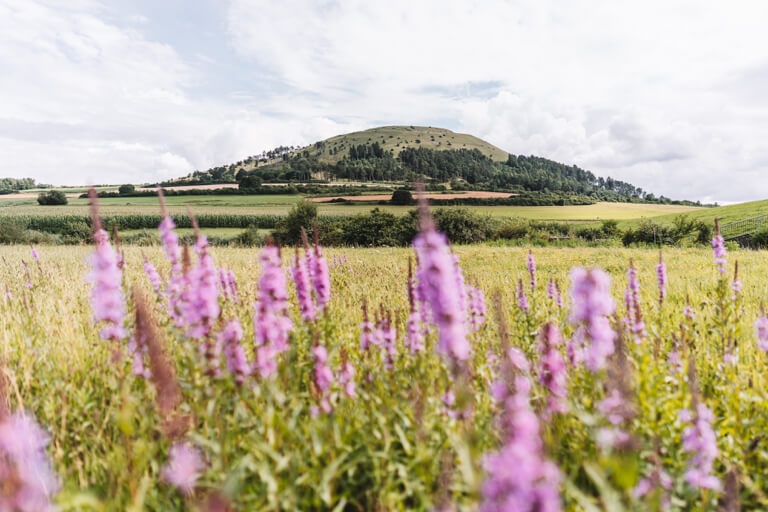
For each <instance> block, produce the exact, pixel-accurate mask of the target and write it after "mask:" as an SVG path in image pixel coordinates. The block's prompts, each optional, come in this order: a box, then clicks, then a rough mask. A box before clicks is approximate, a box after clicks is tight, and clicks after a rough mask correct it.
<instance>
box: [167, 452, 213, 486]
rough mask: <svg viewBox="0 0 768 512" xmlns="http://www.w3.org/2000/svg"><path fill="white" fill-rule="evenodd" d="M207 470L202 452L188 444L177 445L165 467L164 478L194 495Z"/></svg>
mask: <svg viewBox="0 0 768 512" xmlns="http://www.w3.org/2000/svg"><path fill="white" fill-rule="evenodd" d="M204 470H205V464H204V462H203V457H202V455H201V454H200V450H198V449H197V448H195V447H194V446H191V445H189V444H187V443H176V444H174V445H173V446H172V447H171V451H170V454H169V456H168V463H167V464H166V465H165V466H163V478H164V479H165V481H166V482H168V483H169V484H171V485H174V486H176V487H178V488H179V490H180V491H181V492H182V493H184V494H186V495H189V494H192V492H193V491H194V490H195V485H197V479H198V478H200V475H201V474H202V473H203V471H204Z"/></svg>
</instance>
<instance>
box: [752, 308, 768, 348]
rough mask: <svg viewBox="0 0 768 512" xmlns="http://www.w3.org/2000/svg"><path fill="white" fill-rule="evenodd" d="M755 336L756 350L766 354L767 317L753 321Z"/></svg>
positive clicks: (767, 342)
mask: <svg viewBox="0 0 768 512" xmlns="http://www.w3.org/2000/svg"><path fill="white" fill-rule="evenodd" d="M755 334H756V335H757V348H759V349H760V350H762V351H763V352H765V353H766V354H768V316H765V314H763V316H761V317H760V318H758V319H757V320H755Z"/></svg>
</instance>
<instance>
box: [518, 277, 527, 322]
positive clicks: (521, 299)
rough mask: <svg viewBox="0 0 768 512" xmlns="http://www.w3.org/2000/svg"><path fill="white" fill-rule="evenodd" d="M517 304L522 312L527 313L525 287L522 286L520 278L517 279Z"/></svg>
mask: <svg viewBox="0 0 768 512" xmlns="http://www.w3.org/2000/svg"><path fill="white" fill-rule="evenodd" d="M517 305H518V306H519V307H520V309H521V310H522V311H523V313H525V314H526V315H527V314H528V297H526V296H525V289H524V288H523V280H522V279H520V280H518V281H517Z"/></svg>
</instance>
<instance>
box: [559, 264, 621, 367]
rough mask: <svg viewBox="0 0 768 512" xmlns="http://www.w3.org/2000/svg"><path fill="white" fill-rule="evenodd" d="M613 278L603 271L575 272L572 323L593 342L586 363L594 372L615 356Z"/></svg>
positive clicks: (572, 277)
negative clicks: (612, 323)
mask: <svg viewBox="0 0 768 512" xmlns="http://www.w3.org/2000/svg"><path fill="white" fill-rule="evenodd" d="M610 283H611V281H610V278H609V277H608V275H607V274H606V273H605V272H603V271H602V270H599V269H591V270H586V269H583V268H579V267H576V268H573V269H572V270H571V314H570V318H569V319H570V322H571V323H572V324H574V325H576V326H577V327H578V329H579V330H580V331H581V333H582V334H583V335H585V336H586V337H587V338H589V340H590V341H591V345H590V346H589V347H588V348H587V351H586V353H585V362H586V365H587V367H588V368H589V369H590V370H592V371H597V370H600V369H602V368H603V367H604V366H605V361H606V358H607V357H608V356H609V355H611V354H613V351H614V344H613V342H614V339H615V337H616V333H614V331H613V329H612V328H611V324H610V321H609V319H608V316H609V315H612V314H613V313H614V311H615V310H616V305H615V303H614V302H613V299H612V298H611V295H610Z"/></svg>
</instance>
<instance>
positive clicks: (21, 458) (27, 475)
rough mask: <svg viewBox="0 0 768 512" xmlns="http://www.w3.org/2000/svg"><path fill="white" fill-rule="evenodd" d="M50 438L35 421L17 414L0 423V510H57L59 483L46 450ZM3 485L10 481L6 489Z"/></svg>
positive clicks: (24, 415)
mask: <svg viewBox="0 0 768 512" xmlns="http://www.w3.org/2000/svg"><path fill="white" fill-rule="evenodd" d="M49 440H50V438H49V436H48V434H47V433H46V432H45V431H44V430H43V429H41V428H40V426H39V425H38V424H37V422H35V420H34V418H32V417H31V416H28V415H26V414H23V413H15V414H13V415H11V416H7V417H5V418H3V419H2V420H0V510H8V511H16V510H18V511H38V510H40V511H42V510H54V507H53V505H52V503H51V500H52V498H53V496H54V495H55V494H56V493H57V492H58V490H59V480H58V478H57V477H56V474H55V473H54V472H53V470H52V469H51V464H50V462H49V461H48V457H47V456H46V453H45V449H46V447H47V446H48V442H49ZM4 482H10V483H9V485H8V486H5V487H4V486H3V483H4Z"/></svg>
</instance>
